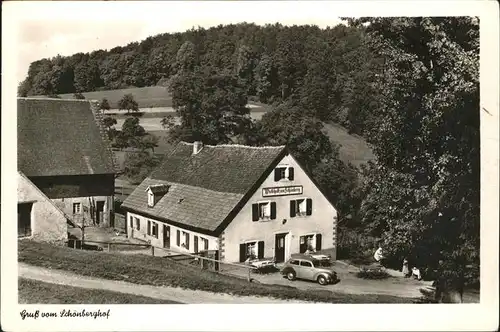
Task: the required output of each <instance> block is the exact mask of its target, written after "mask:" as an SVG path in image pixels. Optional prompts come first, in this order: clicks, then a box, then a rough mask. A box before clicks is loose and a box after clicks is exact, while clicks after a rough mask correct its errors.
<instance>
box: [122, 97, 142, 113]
mask: <svg viewBox="0 0 500 332" xmlns="http://www.w3.org/2000/svg"><path fill="white" fill-rule="evenodd" d="M118 109H119V110H126V111H127V112H128V113H130V112H133V113H135V114H137V113H138V112H139V104H137V102H136V101H135V99H134V96H133V95H132V94H131V93H127V94H125V95H124V96H123V98H122V99H120V100H119V101H118Z"/></svg>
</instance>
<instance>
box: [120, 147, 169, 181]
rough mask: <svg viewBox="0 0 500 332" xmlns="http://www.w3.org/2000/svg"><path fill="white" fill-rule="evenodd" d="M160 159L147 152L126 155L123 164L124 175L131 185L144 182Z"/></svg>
mask: <svg viewBox="0 0 500 332" xmlns="http://www.w3.org/2000/svg"><path fill="white" fill-rule="evenodd" d="M160 162H161V159H160V158H159V157H157V156H154V155H151V154H149V153H147V152H144V151H142V152H131V153H127V155H126V157H125V162H124V170H123V173H124V175H125V176H126V177H127V178H128V179H129V180H130V182H132V183H133V184H138V183H140V182H141V181H142V180H144V179H145V178H146V177H147V176H148V175H149V174H150V173H151V172H152V171H153V170H154V168H155V167H156V166H158V164H159V163H160Z"/></svg>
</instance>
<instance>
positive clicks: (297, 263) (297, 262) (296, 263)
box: [290, 259, 299, 265]
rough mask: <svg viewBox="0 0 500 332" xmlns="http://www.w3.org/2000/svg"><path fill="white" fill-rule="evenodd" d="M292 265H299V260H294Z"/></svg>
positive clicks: (291, 262)
mask: <svg viewBox="0 0 500 332" xmlns="http://www.w3.org/2000/svg"><path fill="white" fill-rule="evenodd" d="M290 264H292V265H299V261H298V260H296V259H292V260H291V261H290Z"/></svg>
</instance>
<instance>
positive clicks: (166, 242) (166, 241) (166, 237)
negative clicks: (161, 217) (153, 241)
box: [163, 225, 170, 249]
mask: <svg viewBox="0 0 500 332" xmlns="http://www.w3.org/2000/svg"><path fill="white" fill-rule="evenodd" d="M163 248H167V249H170V226H165V225H163Z"/></svg>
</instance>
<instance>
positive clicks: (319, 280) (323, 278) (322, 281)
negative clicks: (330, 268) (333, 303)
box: [318, 276, 328, 286]
mask: <svg viewBox="0 0 500 332" xmlns="http://www.w3.org/2000/svg"><path fill="white" fill-rule="evenodd" d="M318 284H320V285H321V286H324V285H326V284H328V280H326V278H325V277H324V276H319V277H318Z"/></svg>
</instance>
